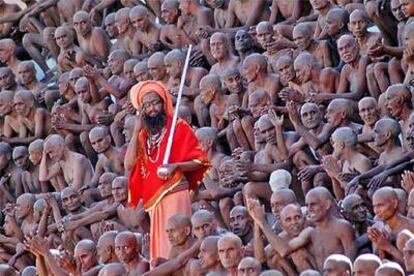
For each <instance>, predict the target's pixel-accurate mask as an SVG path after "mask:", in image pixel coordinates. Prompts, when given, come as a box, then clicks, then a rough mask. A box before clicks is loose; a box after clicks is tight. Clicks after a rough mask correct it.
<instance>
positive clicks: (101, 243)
mask: <svg viewBox="0 0 414 276" xmlns="http://www.w3.org/2000/svg"><path fill="white" fill-rule="evenodd" d="M117 234H118V232H117V231H107V232H105V233H103V234H102V236H100V237H99V240H98V244H97V251H98V256H99V261H100V262H101V263H103V264H106V263H108V262H109V261H111V259H112V258H113V256H112V255H113V254H115V238H116V235H117Z"/></svg>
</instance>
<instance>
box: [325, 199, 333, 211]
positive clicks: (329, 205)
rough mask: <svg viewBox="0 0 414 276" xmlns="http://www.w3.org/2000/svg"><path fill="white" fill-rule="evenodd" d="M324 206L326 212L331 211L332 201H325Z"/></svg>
mask: <svg viewBox="0 0 414 276" xmlns="http://www.w3.org/2000/svg"><path fill="white" fill-rule="evenodd" d="M324 205H325V210H329V209H331V206H332V200H329V199H325V203H324Z"/></svg>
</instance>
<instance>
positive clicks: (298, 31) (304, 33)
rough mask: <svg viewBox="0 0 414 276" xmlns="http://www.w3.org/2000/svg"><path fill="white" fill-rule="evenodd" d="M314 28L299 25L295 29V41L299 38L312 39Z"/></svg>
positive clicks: (305, 24) (307, 24)
mask: <svg viewBox="0 0 414 276" xmlns="http://www.w3.org/2000/svg"><path fill="white" fill-rule="evenodd" d="M311 35H312V26H311V25H310V24H309V23H299V24H297V25H296V26H295V27H294V28H293V39H295V38H297V37H310V36H311Z"/></svg>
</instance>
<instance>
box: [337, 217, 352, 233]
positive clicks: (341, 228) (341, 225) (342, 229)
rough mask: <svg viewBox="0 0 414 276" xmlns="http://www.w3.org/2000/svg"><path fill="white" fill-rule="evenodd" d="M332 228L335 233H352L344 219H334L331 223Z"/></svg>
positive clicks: (349, 225) (350, 227)
mask: <svg viewBox="0 0 414 276" xmlns="http://www.w3.org/2000/svg"><path fill="white" fill-rule="evenodd" d="M333 226H334V228H335V232H337V233H347V232H352V231H353V227H352V225H351V223H349V221H347V220H344V219H340V218H335V219H334V221H333Z"/></svg>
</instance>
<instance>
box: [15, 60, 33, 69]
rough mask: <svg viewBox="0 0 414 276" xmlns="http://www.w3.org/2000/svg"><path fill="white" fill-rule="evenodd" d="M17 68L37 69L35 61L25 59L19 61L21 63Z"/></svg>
mask: <svg viewBox="0 0 414 276" xmlns="http://www.w3.org/2000/svg"><path fill="white" fill-rule="evenodd" d="M17 69H18V70H19V71H20V70H32V71H34V70H35V65H34V63H33V61H31V60H24V61H21V62H20V63H19V65H18V66H17Z"/></svg>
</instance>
